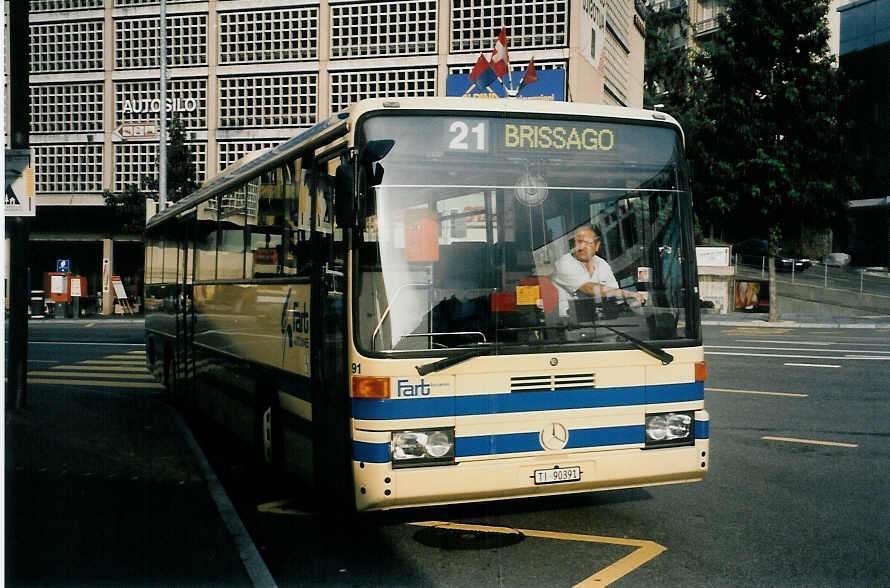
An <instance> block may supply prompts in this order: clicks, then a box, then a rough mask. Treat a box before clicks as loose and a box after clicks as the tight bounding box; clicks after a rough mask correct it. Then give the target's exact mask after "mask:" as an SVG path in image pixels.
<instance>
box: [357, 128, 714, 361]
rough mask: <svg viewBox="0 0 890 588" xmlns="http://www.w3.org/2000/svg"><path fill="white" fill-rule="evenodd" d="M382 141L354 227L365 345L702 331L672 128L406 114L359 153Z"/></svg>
mask: <svg viewBox="0 0 890 588" xmlns="http://www.w3.org/2000/svg"><path fill="white" fill-rule="evenodd" d="M380 142H386V143H387V145H389V144H390V142H391V144H392V147H391V149H389V151H388V152H387V153H386V155H385V156H384V157H382V158H380V159H379V160H378V161H375V162H372V163H370V164H368V172H367V175H368V176H369V177H371V178H374V180H372V181H371V182H370V183H371V184H375V185H373V187H372V188H370V189H369V190H367V194H366V196H365V197H364V199H363V201H362V202H361V205H360V207H359V208H360V211H361V215H362V216H361V218H360V219H359V230H358V231H356V232H357V239H356V241H357V243H356V249H355V258H356V262H355V264H356V265H355V267H356V273H355V279H354V282H353V296H354V298H353V302H354V314H353V319H354V320H353V324H354V333H355V339H356V344H357V346H358V347H359V349H361V350H362V351H363V352H364V353H368V354H371V355H374V354H387V355H391V354H403V353H404V354H418V355H425V354H433V355H434V354H435V353H432V352H438V354H441V353H442V352H443V350H449V349H453V350H455V354H458V355H460V354H466V353H467V352H468V350H474V349H475V350H479V351H480V352H485V353H524V352H531V351H539V350H541V349H542V348H546V347H552V348H554V349H562V350H571V349H572V348H578V349H587V348H590V346H596V347H597V348H604V349H607V348H626V347H628V346H629V345H630V343H629V341H633V340H634V339H636V340H638V341H646V342H649V343H650V344H653V345H655V346H658V347H664V346H670V345H671V344H673V345H675V346H676V345H689V344H694V343H695V341H697V339H698V336H699V333H698V318H697V316H696V313H695V312H694V311H695V309H696V306H695V300H694V297H695V292H696V283H697V278H696V272H695V262H694V250H693V244H692V243H689V242H688V239H687V238H686V237H685V235H687V234H690V233H691V231H690V230H689V227H688V223H689V222H690V214H689V209H690V205H691V204H690V194H689V190H688V183H687V178H686V165H685V161H684V159H683V155H682V153H683V150H682V139H681V136H680V133H679V130H678V129H676V128H675V127H671V126H667V125H664V126H659V125H654V124H648V123H641V122H634V121H630V120H621V121H618V122H616V121H615V120H610V119H591V118H584V119H578V118H564V119H563V118H560V119H556V118H553V119H543V118H516V119H511V118H508V117H504V116H499V117H483V116H479V115H478V114H475V113H472V114H467V115H466V116H464V115H461V114H457V115H455V114H453V113H452V114H448V115H444V114H443V115H441V116H430V115H424V116H412V115H410V114H407V115H406V114H404V113H399V115H385V114H384V115H375V116H371V117H368V118H366V119H365V120H364V121H363V122H362V125H361V126H360V128H359V130H358V132H357V141H356V146H357V150H358V153H359V157H362V153H364V152H366V151H369V150H370V151H373V147H374V145H375V144H379V143H380ZM590 284H593V285H592V286H591V285H590Z"/></svg>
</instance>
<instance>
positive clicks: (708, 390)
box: [705, 388, 809, 398]
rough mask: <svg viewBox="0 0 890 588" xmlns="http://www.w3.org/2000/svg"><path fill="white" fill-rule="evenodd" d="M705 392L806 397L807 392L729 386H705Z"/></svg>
mask: <svg viewBox="0 0 890 588" xmlns="http://www.w3.org/2000/svg"><path fill="white" fill-rule="evenodd" d="M705 392H730V393H732V394H760V395H763V396H795V397H797V398H806V397H807V396H809V394H795V393H793V392H761V391H759V390H731V389H729V388H705Z"/></svg>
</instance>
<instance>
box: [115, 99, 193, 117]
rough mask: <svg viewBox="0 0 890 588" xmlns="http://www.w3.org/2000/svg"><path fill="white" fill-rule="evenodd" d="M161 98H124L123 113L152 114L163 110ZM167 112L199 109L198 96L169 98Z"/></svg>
mask: <svg viewBox="0 0 890 588" xmlns="http://www.w3.org/2000/svg"><path fill="white" fill-rule="evenodd" d="M161 103H162V100H161V99H160V98H139V99H136V100H132V99H129V98H128V99H126V100H124V108H123V114H150V113H155V112H161ZM166 103H167V108H166V111H167V112H195V111H196V110H198V100H197V99H196V98H167V100H166Z"/></svg>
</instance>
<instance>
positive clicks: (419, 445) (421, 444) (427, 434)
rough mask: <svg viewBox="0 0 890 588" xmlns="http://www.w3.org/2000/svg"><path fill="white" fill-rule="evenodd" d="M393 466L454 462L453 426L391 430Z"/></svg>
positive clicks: (402, 466)
mask: <svg viewBox="0 0 890 588" xmlns="http://www.w3.org/2000/svg"><path fill="white" fill-rule="evenodd" d="M390 450H391V451H390V453H391V455H392V466H393V467H394V468H404V467H415V466H421V465H442V464H447V463H454V428H453V427H449V428H447V429H423V430H418V431H393V433H392V443H391V445H390Z"/></svg>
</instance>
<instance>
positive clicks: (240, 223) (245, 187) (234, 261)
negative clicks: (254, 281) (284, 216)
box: [216, 178, 260, 280]
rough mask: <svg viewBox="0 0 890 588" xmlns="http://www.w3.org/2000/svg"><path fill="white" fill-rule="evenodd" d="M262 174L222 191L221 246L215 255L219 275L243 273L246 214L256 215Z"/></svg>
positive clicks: (221, 276) (242, 274) (229, 275)
mask: <svg viewBox="0 0 890 588" xmlns="http://www.w3.org/2000/svg"><path fill="white" fill-rule="evenodd" d="M259 191H260V178H253V179H252V180H250V181H249V182H247V183H246V184H242V185H241V186H239V187H238V188H236V189H235V190H234V191H232V192H229V193H228V194H223V195H222V200H221V202H220V211H219V227H220V234H219V247H217V255H216V277H217V278H218V279H229V280H232V279H236V280H237V279H241V278H243V277H244V230H245V224H246V219H247V217H248V216H249V217H252V218H255V217H256V214H257V199H258V196H259Z"/></svg>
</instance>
